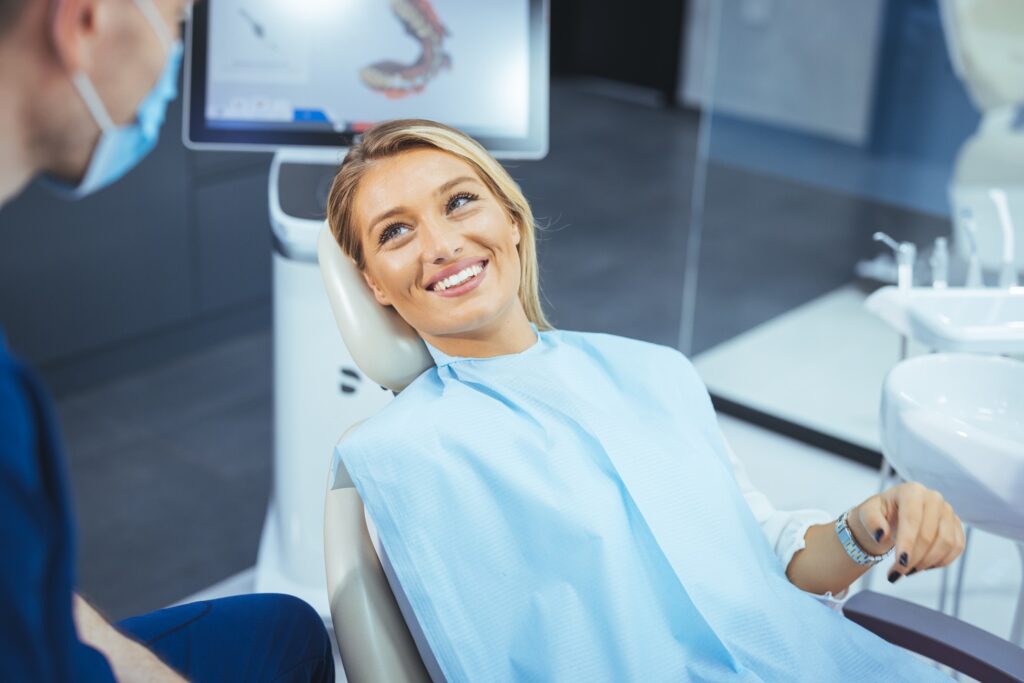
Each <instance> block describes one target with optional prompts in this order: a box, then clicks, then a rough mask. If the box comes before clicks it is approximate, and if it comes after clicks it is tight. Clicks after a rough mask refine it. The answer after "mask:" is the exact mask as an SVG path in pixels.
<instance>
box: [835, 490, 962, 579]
mask: <svg viewBox="0 0 1024 683" xmlns="http://www.w3.org/2000/svg"><path fill="white" fill-rule="evenodd" d="M847 519H848V521H849V522H850V531H851V532H852V533H853V536H854V538H855V539H856V541H857V542H858V543H859V544H860V546H861V547H862V548H864V550H866V551H867V552H869V553H871V554H873V555H881V554H882V553H885V552H887V551H888V550H889V549H890V548H892V547H893V546H895V548H896V552H895V559H896V561H895V563H894V564H893V566H892V568H891V569H890V570H889V572H888V576H889V583H895V582H896V581H898V580H899V579H900V577H902V576H908V575H910V574H913V573H915V572H917V571H924V570H926V569H934V568H936V567H945V566H946V565H948V564H949V563H951V562H952V561H953V560H955V559H956V558H957V557H958V556H959V555H960V553H962V552H963V549H964V529H963V524H962V523H961V522H960V518H959V517H957V516H956V513H954V512H953V508H952V506H951V505H950V504H949V503H947V502H946V501H945V499H944V498H943V497H942V494H940V493H939V492H938V491H933V490H931V489H928V488H925V487H924V486H922V485H921V484H918V483H917V482H907V483H905V484H900V485H898V486H894V487H892V488H891V489H889V490H887V491H883V492H882V493H880V494H878V495H877V496H871V497H870V498H868V499H867V500H866V501H864V502H863V503H861V504H860V505H858V506H857V507H856V508H854V510H853V512H851V513H850V516H849V517H848V518H847Z"/></svg>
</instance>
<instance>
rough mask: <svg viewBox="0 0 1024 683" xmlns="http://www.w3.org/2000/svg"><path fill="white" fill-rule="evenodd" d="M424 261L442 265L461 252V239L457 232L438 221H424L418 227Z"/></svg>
mask: <svg viewBox="0 0 1024 683" xmlns="http://www.w3.org/2000/svg"><path fill="white" fill-rule="evenodd" d="M420 234H421V237H422V238H423V239H422V244H423V256H424V260H426V261H429V262H431V263H435V264H436V263H444V262H445V261H448V260H451V259H452V258H453V257H455V256H457V255H458V254H459V252H461V251H462V237H461V236H460V235H459V232H458V230H454V229H452V228H451V226H448V225H444V224H443V223H441V222H438V221H425V222H424V223H423V224H422V225H421V226H420Z"/></svg>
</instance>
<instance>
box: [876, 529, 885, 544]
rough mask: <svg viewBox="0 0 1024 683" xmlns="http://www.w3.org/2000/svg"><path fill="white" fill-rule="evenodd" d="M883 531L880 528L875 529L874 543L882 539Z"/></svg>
mask: <svg viewBox="0 0 1024 683" xmlns="http://www.w3.org/2000/svg"><path fill="white" fill-rule="evenodd" d="M884 533H885V532H884V531H882V530H881V529H875V543H878V542H879V541H881V540H882V534H884Z"/></svg>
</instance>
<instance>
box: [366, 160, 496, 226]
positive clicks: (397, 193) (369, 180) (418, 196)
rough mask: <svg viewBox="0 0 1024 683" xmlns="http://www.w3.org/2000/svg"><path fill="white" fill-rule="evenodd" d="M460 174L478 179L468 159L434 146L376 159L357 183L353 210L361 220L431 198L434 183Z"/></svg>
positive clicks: (435, 184)
mask: <svg viewBox="0 0 1024 683" xmlns="http://www.w3.org/2000/svg"><path fill="white" fill-rule="evenodd" d="M464 176H469V177H471V178H473V179H474V180H479V176H478V175H477V173H476V170H475V169H474V168H473V167H472V166H470V165H469V164H468V163H466V162H465V161H463V160H462V159H460V158H458V157H457V156H455V155H453V154H448V153H447V152H442V151H440V150H437V149H414V150H409V151H406V152H401V153H400V154H397V155H395V156H392V157H387V158H385V159H379V160H377V161H375V162H373V164H372V165H371V166H370V169H369V170H368V171H367V173H366V175H365V176H363V179H362V180H361V181H360V183H359V187H358V189H357V192H356V198H355V200H356V201H355V209H356V211H355V213H356V215H357V216H358V218H359V220H360V221H361V222H363V221H368V220H371V219H372V218H373V217H374V216H376V215H378V214H379V213H381V212H384V211H388V210H390V209H392V208H395V207H399V206H409V205H411V204H412V203H419V202H421V201H424V200H426V199H433V197H434V192H435V190H436V189H437V188H438V186H440V185H442V184H444V183H445V182H447V181H449V180H451V179H453V178H458V177H464Z"/></svg>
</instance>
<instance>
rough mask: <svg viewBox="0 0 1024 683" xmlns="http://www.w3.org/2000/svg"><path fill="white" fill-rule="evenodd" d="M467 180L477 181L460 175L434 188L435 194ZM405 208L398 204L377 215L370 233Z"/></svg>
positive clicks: (440, 193) (371, 224)
mask: <svg viewBox="0 0 1024 683" xmlns="http://www.w3.org/2000/svg"><path fill="white" fill-rule="evenodd" d="M466 181H469V182H474V181H476V178H473V177H472V176H468V175H463V176H459V177H458V178H452V179H451V180H449V181H448V182H446V183H444V184H443V185H441V186H440V187H438V188H437V189H436V190H434V194H435V195H442V194H444V193H445V192H447V191H448V190H450V189H451V188H453V187H455V186H456V185H458V184H459V183H464V182H466ZM405 210H406V208H405V207H404V206H396V207H394V208H393V209H388V210H387V211H385V212H384V213H382V214H381V215H379V216H377V218H376V219H374V221H373V222H372V223H370V226H371V227H370V234H371V235H372V234H373V231H374V229H375V228H376V227H377V226H378V225H379V224H380V223H381V222H382V221H385V220H387V219H388V218H391V217H392V216H394V215H396V214H400V213H402V212H404V211H405Z"/></svg>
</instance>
